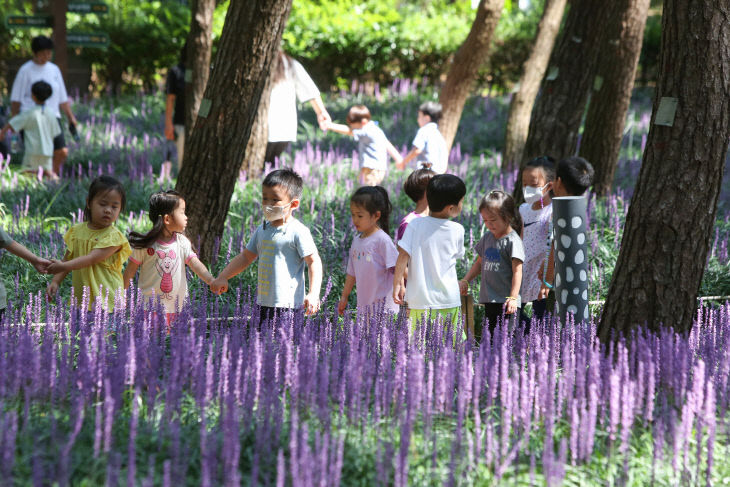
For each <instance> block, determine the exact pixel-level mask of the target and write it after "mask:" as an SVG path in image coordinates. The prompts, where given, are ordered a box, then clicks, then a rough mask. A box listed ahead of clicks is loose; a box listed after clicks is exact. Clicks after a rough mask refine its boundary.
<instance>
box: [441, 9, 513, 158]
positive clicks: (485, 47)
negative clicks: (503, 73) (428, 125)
mask: <svg viewBox="0 0 730 487" xmlns="http://www.w3.org/2000/svg"><path fill="white" fill-rule="evenodd" d="M503 6H504V0H481V1H480V2H479V7H478V10H477V16H476V19H474V23H473V24H472V26H471V30H470V31H469V35H468V36H467V37H466V40H464V43H463V44H462V45H461V47H459V50H458V51H456V54H455V55H454V61H453V62H452V63H451V67H450V68H449V73H448V75H447V76H446V83H444V87H443V89H442V90H441V96H440V102H441V105H442V106H443V115H442V117H441V121H440V122H439V130H440V131H441V134H442V135H443V136H444V139H446V146H447V148H448V150H451V144H452V143H453V142H454V136H455V135H456V129H457V128H458V127H459V120H460V119H461V112H462V111H463V110H464V103H465V102H466V98H467V97H468V96H469V93H470V92H471V89H472V86H474V82H475V80H476V78H477V74H479V68H481V66H482V65H483V64H484V63H485V61H486V60H487V59H488V58H489V48H490V46H491V43H492V34H494V29H495V28H496V27H497V23H498V22H499V18H500V16H501V15H502V7H503Z"/></svg>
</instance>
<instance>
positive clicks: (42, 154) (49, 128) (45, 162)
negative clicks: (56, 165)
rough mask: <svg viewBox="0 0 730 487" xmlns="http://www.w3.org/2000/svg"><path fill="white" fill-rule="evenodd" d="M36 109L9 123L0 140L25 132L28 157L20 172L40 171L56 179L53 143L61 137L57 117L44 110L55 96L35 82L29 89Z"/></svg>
mask: <svg viewBox="0 0 730 487" xmlns="http://www.w3.org/2000/svg"><path fill="white" fill-rule="evenodd" d="M30 91H31V96H32V98H33V101H34V102H35V103H36V106H35V108H31V109H30V110H26V111H24V112H22V113H19V114H18V115H16V116H14V117H13V118H11V119H10V121H8V123H7V124H6V125H5V126H4V127H3V128H2V130H1V131H0V140H3V138H5V134H6V133H7V131H8V130H10V129H12V130H13V131H15V132H20V131H21V130H22V131H23V134H24V137H23V139H24V144H25V154H24V156H23V164H22V167H21V170H23V171H25V172H30V173H36V172H38V170H39V169H40V170H41V172H42V173H43V174H45V175H46V176H49V177H52V178H56V177H57V175H56V174H55V173H54V172H53V139H54V137H56V136H57V135H58V134H60V133H61V127H60V126H59V125H58V120H57V119H56V116H55V115H54V114H53V113H52V112H51V110H49V109H47V108H46V106H45V102H46V100H48V98H50V96H51V94H52V93H53V89H52V88H51V85H49V84H48V83H46V82H45V81H36V82H35V83H33V85H32V86H31V88H30Z"/></svg>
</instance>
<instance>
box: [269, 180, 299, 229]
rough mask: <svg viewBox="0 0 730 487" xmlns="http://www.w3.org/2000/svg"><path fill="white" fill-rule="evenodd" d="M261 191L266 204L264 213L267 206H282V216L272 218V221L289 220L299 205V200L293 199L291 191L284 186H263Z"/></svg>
mask: <svg viewBox="0 0 730 487" xmlns="http://www.w3.org/2000/svg"><path fill="white" fill-rule="evenodd" d="M261 193H262V198H261V202H262V203H263V205H264V214H266V207H267V206H271V207H280V208H282V210H281V218H277V219H276V220H270V221H271V222H272V223H278V222H282V223H283V222H285V221H287V220H288V219H289V217H290V216H291V214H292V210H294V208H297V207H299V200H298V199H291V197H290V196H289V191H288V190H287V189H286V188H285V187H284V186H262V187H261Z"/></svg>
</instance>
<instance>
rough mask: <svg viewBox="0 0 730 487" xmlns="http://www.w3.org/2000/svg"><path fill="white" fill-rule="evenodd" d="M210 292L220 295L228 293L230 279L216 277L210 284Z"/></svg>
mask: <svg viewBox="0 0 730 487" xmlns="http://www.w3.org/2000/svg"><path fill="white" fill-rule="evenodd" d="M210 291H211V292H212V293H213V294H218V295H221V294H223V293H224V292H226V291H228V279H224V278H222V277H221V276H218V277H216V278H215V279H213V280H212V281H211V283H210Z"/></svg>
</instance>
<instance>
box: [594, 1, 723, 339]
mask: <svg viewBox="0 0 730 487" xmlns="http://www.w3.org/2000/svg"><path fill="white" fill-rule="evenodd" d="M659 72H660V73H661V75H660V78H659V80H658V83H657V90H656V97H655V99H654V109H653V111H652V118H651V122H652V125H651V128H650V130H649V136H648V139H647V145H646V152H645V153H644V160H643V163H642V166H641V172H640V173H639V180H638V182H637V185H636V190H635V192H634V196H633V198H632V199H631V206H630V209H629V213H628V216H627V218H626V224H625V226H624V235H623V240H622V243H621V252H620V253H619V257H618V261H617V262H616V268H615V270H614V273H613V278H612V279H611V286H610V288H609V292H608V299H607V301H606V305H605V307H604V310H603V316H602V317H601V322H600V325H599V327H598V334H599V336H600V337H601V339H602V340H606V339H609V338H610V337H611V336H612V334H614V333H616V334H625V333H629V332H630V331H631V330H632V329H633V328H635V327H638V326H641V325H643V324H644V323H646V324H648V326H649V328H651V329H653V330H657V329H658V328H659V327H660V326H662V325H664V326H671V327H673V328H674V329H675V330H676V331H677V332H682V331H686V330H688V329H690V328H691V326H692V318H693V317H694V316H695V313H696V310H697V301H696V299H697V292H698V290H699V286H700V282H701V280H702V274H703V272H704V268H705V263H706V261H707V253H708V252H709V249H710V241H711V236H712V234H713V232H712V229H713V225H714V223H715V214H716V212H717V201H718V196H719V194H720V185H721V182H722V175H723V174H722V173H723V168H724V166H725V162H726V159H727V154H728V153H727V150H728V140H729V139H730V76H728V73H730V3H728V2H703V1H698V0H665V2H664V12H663V17H662V52H661V61H660V70H659ZM674 102H676V114H675V115H674V116H673V120H672V117H671V115H672V110H671V109H668V107H671V106H672V104H673V103H674Z"/></svg>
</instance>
